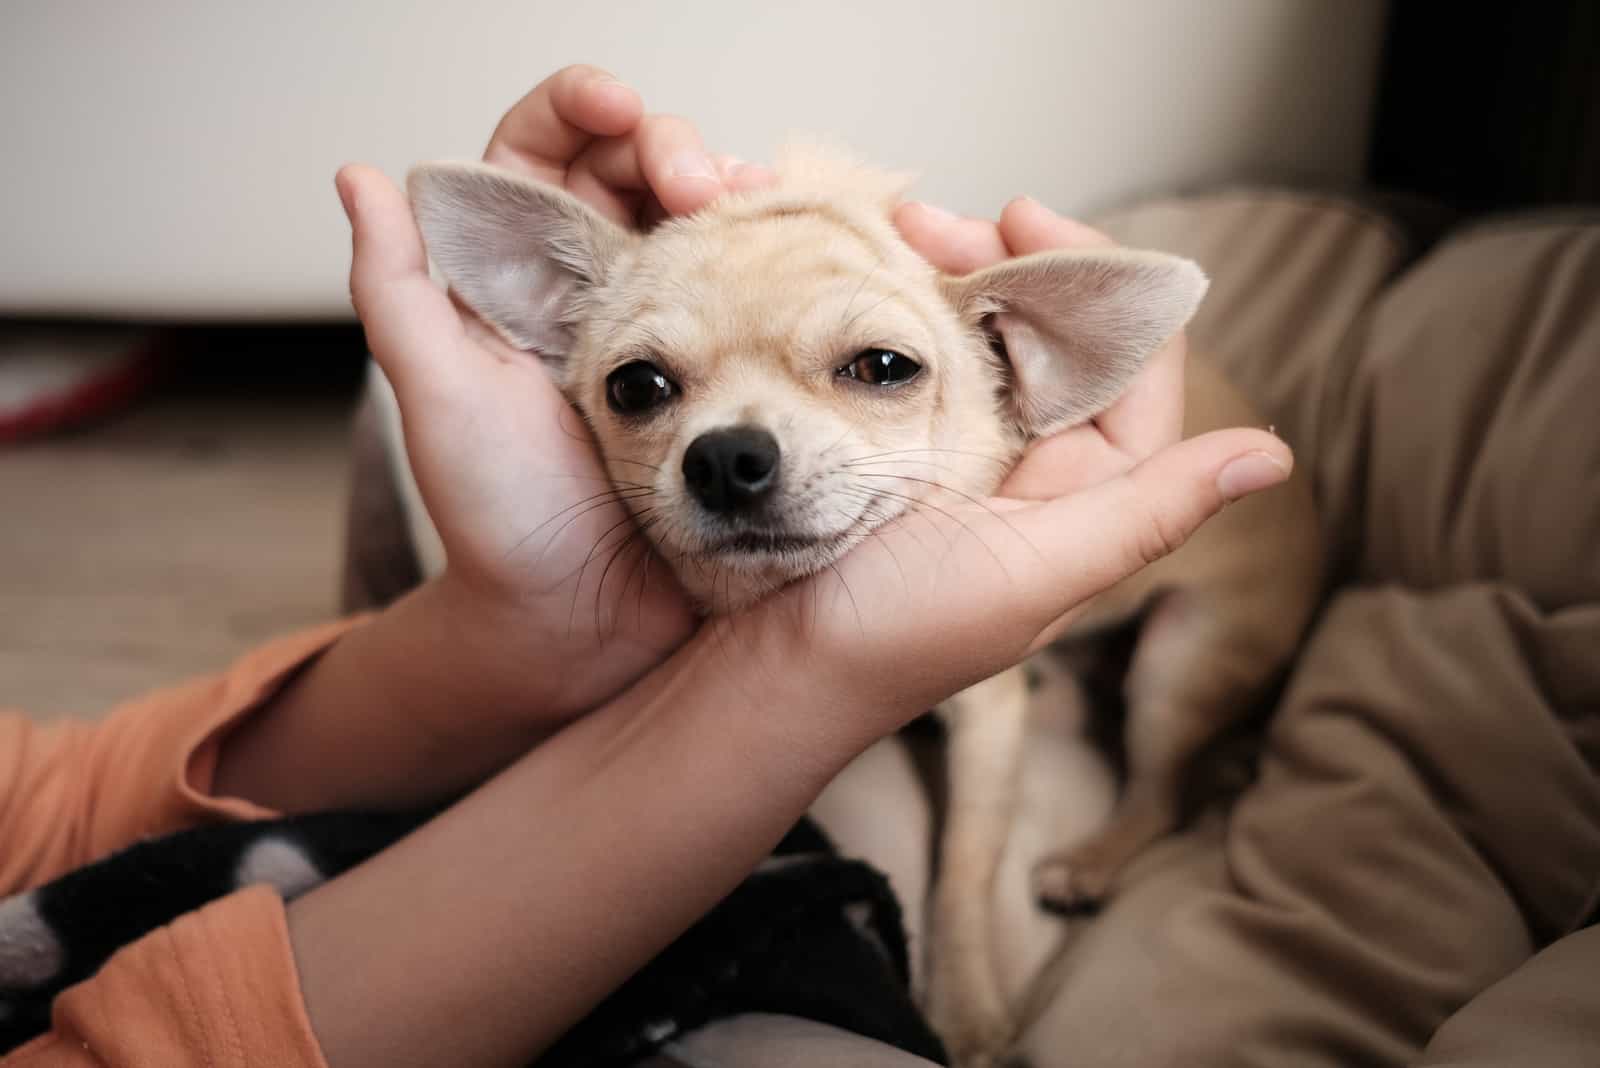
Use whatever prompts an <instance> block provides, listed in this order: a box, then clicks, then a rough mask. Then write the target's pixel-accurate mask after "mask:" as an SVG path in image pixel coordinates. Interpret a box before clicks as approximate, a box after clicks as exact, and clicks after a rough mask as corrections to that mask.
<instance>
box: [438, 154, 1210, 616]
mask: <svg viewBox="0 0 1600 1068" xmlns="http://www.w3.org/2000/svg"><path fill="white" fill-rule="evenodd" d="M779 174H780V183H779V185H778V186H777V188H776V189H774V190H770V191H762V192H760V193H753V194H744V195H740V196H736V197H728V198H724V199H723V200H722V201H719V202H718V203H716V204H715V205H713V206H712V207H710V208H708V209H706V210H704V211H702V212H700V213H698V214H696V215H694V216H691V217H689V218H685V219H678V220H674V221H671V222H668V223H666V224H664V225H662V226H661V227H659V228H658V229H656V230H655V231H652V232H651V233H649V234H647V235H638V234H633V233H629V232H627V231H624V230H622V229H621V228H619V227H616V226H614V225H613V224H611V223H610V222H608V221H607V220H605V219H604V218H602V217H600V216H599V215H597V214H595V213H594V212H592V211H590V210H589V209H588V208H586V207H585V206H584V205H582V204H581V203H579V202H578V201H576V200H575V199H573V198H571V197H569V196H567V195H566V194H564V193H561V192H560V191H557V190H553V189H550V188H548V187H544V186H540V185H538V184H535V183H532V182H529V181H525V180H523V179H520V178H517V177H514V176H511V175H508V174H506V173H504V172H499V171H495V170H493V169H490V168H487V167H483V166H478V165H464V164H463V165H456V164H440V165H430V166H427V167H422V168H418V169H417V170H415V171H413V172H412V175H411V180H410V190H411V196H412V200H413V204H414V207H415V210H416V213H417V218H418V221H419V223H420V225H421V228H422V231H423V234H424V237H425V239H426V241H427V244H428V248H429V252H430V254H431V255H432V257H433V258H434V260H435V262H436V263H438V265H439V266H440V268H441V270H442V271H443V273H444V274H445V276H446V278H447V279H448V280H449V281H450V283H451V285H452V286H453V287H454V288H455V289H456V291H457V292H458V293H459V294H460V296H461V297H462V299H463V300H464V301H465V302H466V303H467V304H468V305H469V306H470V307H472V308H473V309H474V310H475V311H476V312H478V314H479V315H480V316H482V317H483V318H484V319H486V320H487V321H488V322H490V323H491V324H493V325H494V326H495V327H496V328H497V329H498V330H499V331H500V332H501V333H502V334H503V335H504V336H505V337H506V338H507V340H509V341H510V342H511V343H512V344H514V345H516V346H517V347H518V348H521V349H524V350H528V351H531V352H534V353H537V354H538V355H539V356H540V357H542V358H543V359H545V360H546V361H547V362H548V364H549V365H550V367H551V370H552V372H553V373H554V374H555V375H556V377H557V380H558V381H559V383H560V384H561V386H562V388H563V390H564V391H565V392H566V394H567V396H568V397H569V398H570V399H571V400H572V402H573V403H574V404H575V405H576V406H577V408H578V409H579V410H580V411H581V412H582V413H583V415H584V416H585V418H586V419H587V420H588V422H589V425H590V426H591V427H592V428H593V431H594V433H595V436H596V439H597V440H598V442H599V445H600V448H601V451H602V453H603V454H604V457H605V460H606V463H607V467H608V470H609V471H610V473H611V476H612V478H613V481H614V483H615V485H616V487H617V488H618V490H619V494H620V495H621V496H622V497H623V498H624V499H625V500H626V501H627V503H628V506H629V507H630V508H631V509H632V510H633V513H634V515H635V518H636V519H637V521H638V523H639V526H640V529H642V530H643V531H644V532H645V533H646V535H647V536H648V537H649V538H650V539H651V541H652V542H653V543H654V544H655V545H656V547H657V548H658V549H659V551H660V552H661V554H662V556H663V557H664V558H665V559H666V560H667V561H668V562H669V563H670V564H671V565H672V566H673V567H674V569H675V570H676V572H677V574H678V577H679V579H680V581H681V582H682V584H683V586H684V587H685V589H687V590H688V591H689V592H690V594H691V595H692V596H694V597H696V598H697V599H698V600H699V601H700V603H701V604H702V606H704V607H705V608H706V609H708V610H710V611H726V610H729V609H732V608H736V607H738V606H740V605H742V604H745V603H748V602H749V601H752V600H754V599H756V598H758V597H760V596H762V595H763V594H765V593H767V592H769V591H771V590H772V589H774V588H776V587H778V586H781V585H783V584H784V583H787V582H789V581H792V580H793V579H795V578H798V577H801V576H804V575H808V574H811V573H814V572H816V571H819V570H822V569H824V568H826V567H828V566H829V565H830V564H832V563H833V562H834V561H836V560H837V559H838V558H839V557H840V556H842V555H843V554H844V553H845V552H846V551H848V550H849V549H850V548H851V547H852V546H853V545H855V544H856V543H858V542H860V541H861V540H862V539H864V538H866V537H869V536H870V535H871V533H872V531H873V530H875V529H876V528H877V527H879V526H881V525H882V524H884V523H886V522H889V521H891V520H892V519H894V518H896V517H897V516H899V515H901V514H902V513H905V512H906V511H908V510H911V509H918V508H923V509H933V510H937V509H940V508H943V507H945V506H946V502H950V501H960V500H963V499H970V498H973V497H977V496H981V495H983V494H987V493H989V492H991V491H992V490H993V489H994V488H995V486H997V485H998V484H999V482H1000V481H1001V479H1002V478H1003V476H1004V475H1005V473H1006V472H1007V471H1008V470H1009V468H1010V467H1011V465H1012V463H1013V462H1014V461H1015V459H1016V458H1017V455H1018V453H1019V451H1020V449H1021V447H1022V446H1023V445H1024V444H1025V443H1026V441H1027V440H1028V439H1029V438H1031V437H1034V436H1038V435H1041V434H1046V433H1049V432H1051V431H1053V430H1055V429H1059V428H1062V427H1065V426H1069V425H1072V424H1073V423H1076V422H1080V421H1082V420H1083V419H1086V418H1089V417H1091V416H1092V415H1094V414H1095V413H1096V412H1097V411H1099V410H1100V409H1102V408H1103V407H1105V405H1107V404H1109V403H1110V402H1111V401H1112V400H1113V399H1115V397H1116V396H1117V394H1118V393H1119V392H1120V391H1121V389H1122V388H1123V386H1124V385H1125V384H1126V383H1127V380H1128V379H1129V378H1130V377H1131V376H1132V374H1133V373H1134V372H1135V371H1136V370H1137V368H1138V366H1139V364H1140V362H1141V361H1142V360H1143V358H1144V357H1145V356H1146V355H1147V354H1148V353H1149V352H1151V351H1153V350H1154V349H1155V348H1156V347H1157V346H1158V345H1159V344H1160V343H1161V342H1162V341H1163V340H1164V339H1165V338H1166V337H1168V336H1169V335H1170V334H1171V333H1172V332H1173V331H1175V330H1176V329H1178V327H1179V326H1181V325H1182V323H1183V322H1184V321H1185V320H1186V319H1187V318H1188V316H1189V315H1190V314H1191V313H1192V311H1193V308H1194V306H1195V305H1196V304H1197V303H1198V301H1199V298H1200V296H1201V294H1202V293H1203V291H1204V286H1205V282H1204V278H1203V276H1202V275H1201V274H1200V272H1199V270H1198V269H1197V268H1195V267H1194V265H1193V264H1190V263H1188V262H1187V261H1184V260H1178V259H1175V258H1173V257H1167V256H1159V255H1155V254H1150V253H1129V252H1122V251H1111V252H1095V253H1076V254H1066V253H1056V254H1048V255H1041V256H1033V257H1027V258H1024V259H1020V260H1014V261H1011V262H1009V263H1006V264H1002V265H1000V266H998V267H995V268H990V269H989V270H985V271H980V272H978V273H976V274H974V275H970V276H967V277H965V278H959V279H954V278H948V277H945V276H942V275H940V274H939V273H938V272H937V271H935V270H934V269H933V268H931V267H930V266H929V265H928V264H927V263H926V262H925V261H924V260H922V259H921V257H919V256H918V255H917V254H916V253H915V252H913V251H912V250H911V249H910V247H909V246H907V245H906V244H905V242H904V241H903V240H902V239H901V238H900V237H899V235H898V233H897V232H896V231H895V229H894V227H893V226H892V225H891V223H890V211H891V210H892V207H893V204H894V201H895V200H896V198H897V197H898V195H899V192H900V189H901V188H902V187H903V184H904V183H903V182H902V181H901V180H900V179H898V178H897V177H895V176H892V175H886V174H883V173H882V172H877V171H872V170H868V169H866V168H862V167H859V166H857V165H855V164H852V163H849V162H845V161H840V160H838V159H836V158H832V157H828V156H825V155H816V154H810V155H808V154H804V153H801V154H798V155H792V156H791V157H790V158H789V159H788V160H785V161H783V162H781V163H780V166H779Z"/></svg>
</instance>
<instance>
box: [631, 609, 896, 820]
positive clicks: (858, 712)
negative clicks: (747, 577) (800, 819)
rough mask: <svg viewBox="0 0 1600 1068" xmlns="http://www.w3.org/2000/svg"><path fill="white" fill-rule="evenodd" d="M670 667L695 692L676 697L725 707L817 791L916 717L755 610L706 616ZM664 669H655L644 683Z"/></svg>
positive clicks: (747, 734) (737, 724) (740, 727)
mask: <svg viewBox="0 0 1600 1068" xmlns="http://www.w3.org/2000/svg"><path fill="white" fill-rule="evenodd" d="M668 666H670V667H671V668H672V669H673V670H674V671H675V672H676V673H677V674H678V675H679V677H680V680H681V681H679V682H678V683H677V685H678V687H679V690H680V693H682V692H684V691H687V692H690V693H692V694H693V697H692V699H690V700H688V701H683V699H682V698H681V697H678V698H676V699H678V700H680V701H681V702H682V703H685V704H688V705H691V706H705V707H713V708H719V709H721V710H722V712H721V714H722V715H724V716H725V717H726V719H727V723H728V729H729V730H730V731H736V732H738V733H739V734H740V736H741V744H744V745H750V746H756V747H768V748H770V749H771V750H772V751H773V752H777V753H782V754H784V755H785V757H784V759H785V760H786V761H787V762H788V763H789V764H791V765H793V766H794V767H795V768H796V769H797V770H799V771H801V772H802V773H805V774H809V775H811V776H813V777H814V778H815V780H816V786H817V789H819V790H820V789H821V788H822V787H823V786H825V785H826V784H827V783H828V782H829V781H831V780H832V779H833V777H834V776H835V775H837V774H838V773H839V772H840V771H842V770H843V769H844V767H845V765H847V764H849V763H850V761H852V760H854V759H855V758H856V757H857V756H859V755H860V754H861V753H862V752H863V751H864V750H865V749H867V747H869V746H870V745H872V744H873V743H874V742H876V741H878V740H879V739H880V738H882V737H884V736H885V735H887V734H889V733H892V732H893V731H894V730H895V729H897V728H898V727H899V726H900V725H901V724H902V723H903V722H904V721H906V720H909V719H911V718H912V715H905V716H902V715H900V714H899V712H898V709H897V707H892V706H891V704H890V703H889V699H891V698H892V697H893V696H895V695H891V694H874V693H872V692H871V689H872V688H870V687H867V686H862V685H858V684H857V683H856V682H855V681H854V680H852V679H851V678H850V677H848V675H847V674H846V673H844V672H840V671H836V670H832V667H831V665H829V664H828V663H826V662H822V661H821V660H820V659H818V658H817V656H816V653H815V650H814V649H813V648H812V647H811V646H810V645H809V643H806V642H804V641H802V640H798V639H797V638H796V637H795V636H794V635H792V634H791V633H790V631H789V630H788V628H786V627H783V626H779V625H773V623H772V621H771V620H770V619H768V618H764V617H762V616H758V615H754V614H748V615H744V616H741V617H737V618H730V617H720V618H717V619H713V620H710V621H708V622H707V623H706V624H705V625H703V626H702V627H701V628H700V630H699V631H698V632H697V633H696V634H695V636H694V637H693V638H692V639H691V640H690V642H689V643H688V644H686V645H685V647H684V649H683V650H682V653H681V655H679V656H676V657H674V658H673V660H672V662H671V663H670V665H668ZM665 674H666V672H665V670H663V671H658V672H656V673H653V674H652V675H651V676H650V678H649V679H647V680H646V683H645V684H648V683H650V682H651V681H653V680H656V679H657V678H658V676H663V675H665ZM645 684H641V687H642V686H643V685H645ZM658 685H659V684H658ZM889 689H892V688H889ZM659 699H661V700H671V699H673V695H672V694H662V695H661V697H660V698H659Z"/></svg>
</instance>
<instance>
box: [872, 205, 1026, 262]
mask: <svg viewBox="0 0 1600 1068" xmlns="http://www.w3.org/2000/svg"><path fill="white" fill-rule="evenodd" d="M894 224H895V226H896V227H897V228H898V229H899V231H900V236H901V237H904V238H905V239H906V242H907V243H908V244H910V246H911V247H912V248H914V249H916V251H917V253H918V254H919V255H921V256H922V258H923V259H925V260H927V261H928V262H929V263H931V264H933V265H934V266H935V267H937V268H939V269H940V270H941V271H944V272H946V273H948V274H969V273H971V272H972V271H976V270H978V269H979V268H980V267H988V266H989V265H991V264H995V263H999V262H1000V261H1001V260H1003V259H1006V258H1007V257H1008V256H1009V255H1010V253H1009V252H1008V251H1007V250H1006V246H1005V242H1003V241H1002V240H1000V231H999V229H998V228H997V227H996V226H995V225H994V223H991V222H985V221H984V220H982V219H968V218H963V217H961V216H959V215H952V214H951V213H950V212H948V211H945V210H944V209H943V208H936V207H934V206H933V205H931V204H923V203H921V202H920V201H912V202H911V203H909V204H902V205H900V207H899V208H897V209H896V210H895V213H894Z"/></svg>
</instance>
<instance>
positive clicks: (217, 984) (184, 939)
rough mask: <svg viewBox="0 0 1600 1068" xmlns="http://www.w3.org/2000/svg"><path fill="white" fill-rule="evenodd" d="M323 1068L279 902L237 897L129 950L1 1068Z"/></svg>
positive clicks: (260, 892) (260, 891) (251, 893)
mask: <svg viewBox="0 0 1600 1068" xmlns="http://www.w3.org/2000/svg"><path fill="white" fill-rule="evenodd" d="M150 1065H160V1066H162V1068H190V1066H195V1068H200V1066H205V1068H256V1066H259V1065H271V1066H273V1068H328V1064H327V1061H326V1060H325V1059H324V1058H323V1055H322V1051H321V1048H320V1047H319V1046H318V1045H317V1040H316V1036H315V1035H314V1034H313V1033H312V1031H311V1022H310V1020H309V1019H308V1018H307V1016H306V1009H305V1004H304V1002H303V1001H302V1000H301V996H300V980H299V975H298V973H297V972H296V971H295V963H294V956H293V953H292V952H291V949H290V945H289V932H288V925H287V923H286V920H285V916H284V911H283V902H282V901H280V900H279V899H278V897H277V895H276V894H274V893H273V892H272V891H271V890H268V889H266V888H264V887H254V888H252V889H249V890H241V891H240V892H238V893H236V894H233V895H231V896H229V897H225V898H223V899H221V900H220V901H215V902H212V903H211V904H210V905H207V906H206V907H205V908H203V909H200V910H199V911H198V912H193V913H190V914H189V915H187V916H184V917H182V918H181V919H179V920H178V921H177V922H176V923H173V924H172V925H171V926H169V927H164V928H162V929H160V930H158V931H155V932H153V933H151V934H149V935H146V936H145V937H144V938H142V939H140V940H139V941H138V942H135V943H134V944H133V945H131V946H127V947H125V948H124V949H122V950H121V951H120V952H119V953H117V954H116V955H115V956H114V957H112V958H111V959H110V960H109V961H107V962H106V965H105V967H104V968H102V969H101V970H100V972H99V974H97V975H96V976H95V977H94V978H93V979H90V980H88V981H86V982H83V983H80V984H78V985H77V986H75V987H73V988H72V989H70V990H68V991H66V992H64V993H63V994H62V995H61V996H60V997H58V998H57V999H56V1003H55V1013H54V1020H53V1027H52V1028H51V1031H50V1033H49V1034H47V1035H41V1036H40V1037H38V1038H36V1039H34V1040H33V1041H32V1042H30V1043H28V1044H27V1045H25V1046H23V1047H22V1048H20V1049H18V1050H16V1051H15V1052H14V1053H12V1054H11V1055H10V1056H9V1057H6V1058H4V1059H0V1068H147V1066H150Z"/></svg>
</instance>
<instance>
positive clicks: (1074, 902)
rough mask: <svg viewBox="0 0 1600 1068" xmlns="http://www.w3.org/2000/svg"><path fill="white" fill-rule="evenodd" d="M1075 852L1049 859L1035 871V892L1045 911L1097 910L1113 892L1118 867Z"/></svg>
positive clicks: (1041, 862)
mask: <svg viewBox="0 0 1600 1068" xmlns="http://www.w3.org/2000/svg"><path fill="white" fill-rule="evenodd" d="M1085 852H1086V851H1080V850H1072V851H1070V852H1067V853H1063V854H1061V855H1059V856H1054V857H1047V858H1046V859H1044V860H1042V861H1040V862H1039V864H1038V865H1037V866H1036V867H1035V868H1034V869H1033V892H1034V894H1035V896H1036V897H1037V898H1038V899H1039V903H1040V904H1041V905H1043V906H1044V907H1045V908H1048V909H1053V910H1056V911H1058V912H1079V911H1083V910H1085V909H1091V908H1094V907H1095V906H1096V905H1098V904H1100V902H1101V901H1103V900H1105V898H1106V896H1107V895H1108V894H1110V892H1111V884H1112V882H1113V881H1114V880H1115V879H1116V875H1117V867H1116V866H1113V865H1111V864H1108V863H1104V862H1101V863H1097V862H1096V861H1097V858H1096V857H1094V856H1093V855H1092V854H1091V855H1087V856H1086V855H1083V854H1084V853H1085Z"/></svg>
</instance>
